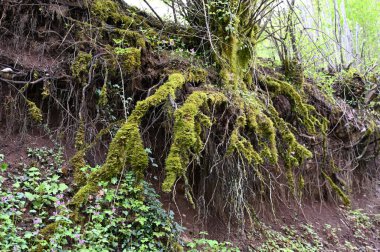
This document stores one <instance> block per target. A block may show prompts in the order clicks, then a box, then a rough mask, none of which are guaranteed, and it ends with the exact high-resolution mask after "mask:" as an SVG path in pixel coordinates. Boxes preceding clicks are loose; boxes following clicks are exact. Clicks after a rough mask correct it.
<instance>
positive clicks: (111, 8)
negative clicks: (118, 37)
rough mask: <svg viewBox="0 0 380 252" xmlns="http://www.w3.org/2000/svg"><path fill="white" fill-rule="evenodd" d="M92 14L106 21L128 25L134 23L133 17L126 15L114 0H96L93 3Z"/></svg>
mask: <svg viewBox="0 0 380 252" xmlns="http://www.w3.org/2000/svg"><path fill="white" fill-rule="evenodd" d="M91 13H92V15H94V16H96V17H98V18H99V19H101V20H102V21H103V22H105V23H109V24H112V25H114V24H118V23H122V25H123V26H125V27H128V26H130V25H132V24H133V23H134V20H133V18H131V17H129V16H127V15H125V14H124V13H123V12H122V10H121V9H120V8H119V6H118V4H117V2H116V1H113V0H94V1H93V3H92V4H91Z"/></svg>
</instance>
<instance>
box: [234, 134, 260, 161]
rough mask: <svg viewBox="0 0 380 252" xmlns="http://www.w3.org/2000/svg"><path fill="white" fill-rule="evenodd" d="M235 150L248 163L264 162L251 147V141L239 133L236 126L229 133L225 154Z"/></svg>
mask: <svg viewBox="0 0 380 252" xmlns="http://www.w3.org/2000/svg"><path fill="white" fill-rule="evenodd" d="M235 151H236V152H237V153H238V154H239V155H240V157H241V158H244V159H246V160H247V162H248V163H249V164H250V163H252V162H254V163H255V164H262V163H263V162H264V161H263V159H262V158H261V157H260V155H259V153H258V152H257V151H256V150H255V149H254V148H253V145H252V143H251V142H250V141H248V139H246V138H245V137H243V136H241V135H240V134H239V128H236V129H235V130H234V131H233V132H232V134H231V137H230V142H229V145H228V149H227V155H231V154H232V153H234V152H235Z"/></svg>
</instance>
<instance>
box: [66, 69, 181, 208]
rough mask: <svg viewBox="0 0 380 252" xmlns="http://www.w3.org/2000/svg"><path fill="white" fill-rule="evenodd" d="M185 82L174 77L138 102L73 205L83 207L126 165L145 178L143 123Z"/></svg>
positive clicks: (179, 75)
mask: <svg viewBox="0 0 380 252" xmlns="http://www.w3.org/2000/svg"><path fill="white" fill-rule="evenodd" d="M184 83H185V79H184V77H183V75H182V74H179V73H175V74H172V75H170V76H169V80H168V81H167V82H166V83H165V84H164V85H162V86H161V87H160V88H159V89H158V90H157V91H156V93H155V94H154V95H152V96H150V97H148V98H147V99H145V100H143V101H139V102H138V103H137V105H136V107H135V109H134V110H133V111H132V113H131V115H130V117H129V118H128V120H127V122H125V123H124V125H123V126H122V127H121V128H120V129H119V130H118V132H117V133H116V136H115V138H114V139H113V140H112V142H111V144H110V146H109V150H108V155H107V159H106V161H105V163H104V164H103V166H102V167H101V168H100V169H99V170H97V171H95V172H93V173H92V174H91V175H90V176H89V178H88V180H87V184H86V185H85V186H83V187H82V188H81V189H80V190H79V191H78V192H77V193H76V194H75V195H74V197H73V199H72V201H71V204H72V205H74V206H77V207H79V206H80V205H82V204H83V203H84V202H85V201H86V200H87V197H88V196H89V194H91V193H95V192H96V191H97V190H98V187H97V185H98V183H99V182H101V181H109V180H110V179H111V178H113V177H116V176H118V175H119V174H120V173H121V172H122V170H123V168H124V166H125V164H127V165H129V167H131V168H132V169H133V170H134V171H135V172H136V173H137V175H138V176H140V177H141V176H142V174H143V171H144V170H145V169H146V168H147V166H148V161H149V159H148V155H147V153H146V152H145V149H144V144H143V141H142V139H141V136H140V130H139V126H140V124H141V120H142V118H143V117H144V115H145V114H146V113H147V112H148V111H149V109H151V108H154V107H156V106H158V105H160V104H161V103H163V102H164V101H166V100H167V99H168V96H171V97H175V91H176V90H177V89H179V88H181V87H182V86H183V84H184Z"/></svg>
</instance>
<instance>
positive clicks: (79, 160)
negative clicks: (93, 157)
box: [70, 150, 86, 185]
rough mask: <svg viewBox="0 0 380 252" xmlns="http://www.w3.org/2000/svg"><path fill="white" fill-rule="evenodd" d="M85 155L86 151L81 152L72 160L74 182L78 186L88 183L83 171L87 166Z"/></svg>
mask: <svg viewBox="0 0 380 252" xmlns="http://www.w3.org/2000/svg"><path fill="white" fill-rule="evenodd" d="M85 154H86V152H85V151H84V150H79V151H77V152H76V153H75V155H74V156H73V157H72V158H71V159H70V165H71V166H72V167H73V170H74V182H75V183H76V184H77V185H84V184H85V183H86V175H85V174H84V173H83V171H82V170H81V169H82V168H83V167H85V166H86V160H85Z"/></svg>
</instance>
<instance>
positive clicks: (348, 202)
mask: <svg viewBox="0 0 380 252" xmlns="http://www.w3.org/2000/svg"><path fill="white" fill-rule="evenodd" d="M322 175H323V177H324V178H325V179H326V180H327V181H328V182H329V184H330V186H331V188H332V189H333V190H334V191H335V193H337V194H338V196H339V197H340V199H341V200H342V202H343V204H344V205H345V206H350V205H351V200H350V198H349V197H348V196H347V194H345V193H344V192H343V190H342V189H341V188H340V187H339V186H338V185H337V184H335V183H334V181H333V180H332V178H331V177H330V176H329V175H327V174H326V173H325V172H324V171H322Z"/></svg>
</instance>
